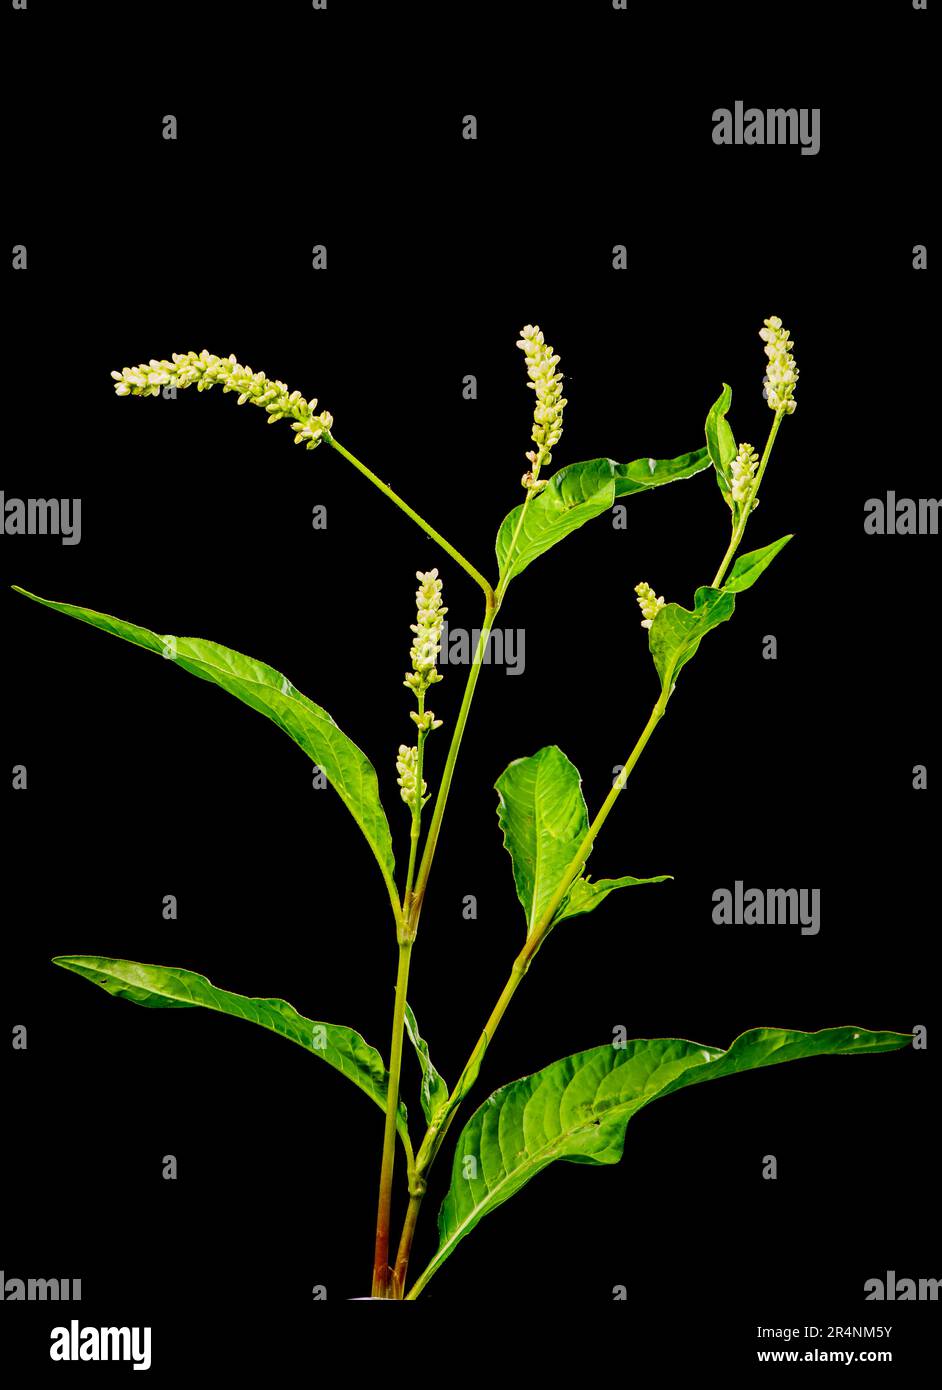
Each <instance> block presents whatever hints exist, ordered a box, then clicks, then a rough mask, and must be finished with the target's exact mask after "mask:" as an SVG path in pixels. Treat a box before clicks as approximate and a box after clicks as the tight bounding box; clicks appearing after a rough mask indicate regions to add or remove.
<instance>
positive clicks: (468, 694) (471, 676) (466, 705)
mask: <svg viewBox="0 0 942 1390" xmlns="http://www.w3.org/2000/svg"><path fill="white" fill-rule="evenodd" d="M499 606H500V605H499V601H498V599H497V598H496V596H495V595H494V594H493V591H492V593H491V597H490V598H489V599H488V602H487V607H486V609H485V612H484V621H483V623H482V625H481V631H480V634H479V636H478V642H477V646H476V647H475V649H474V658H473V660H472V663H471V670H470V671H469V672H468V679H467V681H466V682H465V687H464V695H463V696H462V699H461V708H460V709H459V710H458V718H457V719H456V721H455V729H454V733H453V734H452V736H451V744H450V746H449V749H448V757H447V758H446V759H445V766H444V769H443V771H442V780H441V782H440V783H439V787H438V794H437V796H436V798H435V805H434V807H433V809H432V819H431V821H430V822H429V828H428V834H427V835H426V837H425V848H424V850H423V851H422V860H421V863H420V864H419V871H418V874H417V875H416V881H415V888H414V890H413V892H412V896H411V898H410V900H409V909H408V914H407V918H406V924H405V926H406V932H407V934H408V936H409V940H410V941H411V940H414V939H415V934H416V931H417V930H418V926H419V916H420V914H421V912H422V901H423V899H424V897H425V890H426V887H427V886H428V878H429V874H430V872H431V869H432V860H433V859H434V858H435V848H436V846H437V844H438V836H439V833H440V831H441V828H442V820H443V818H444V815H445V806H446V804H447V802H448V793H449V791H450V789H451V782H452V778H453V776H454V772H455V764H456V762H457V761H458V751H459V749H460V748H461V740H462V737H463V735H464V730H465V725H466V724H467V722H468V714H469V712H470V709H471V701H472V700H473V699H474V690H475V687H476V685H477V683H478V676H479V675H480V674H481V665H482V660H483V656H484V652H485V650H486V649H487V642H488V638H489V636H490V631H491V628H492V627H493V625H494V619H495V618H496V617H497V612H498V608H499Z"/></svg>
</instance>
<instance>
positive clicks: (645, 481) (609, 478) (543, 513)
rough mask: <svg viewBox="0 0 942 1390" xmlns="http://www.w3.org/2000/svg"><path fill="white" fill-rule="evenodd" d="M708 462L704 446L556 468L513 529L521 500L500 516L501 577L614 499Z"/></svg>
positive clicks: (519, 568)
mask: <svg viewBox="0 0 942 1390" xmlns="http://www.w3.org/2000/svg"><path fill="white" fill-rule="evenodd" d="M709 466H710V456H709V454H708V452H707V450H706V449H705V448H704V449H697V450H695V452H694V453H692V454H680V455H678V457H677V458H673V459H653V458H643V459H634V460H632V462H631V463H614V462H613V461H612V459H605V458H601V459H586V460H585V461H584V462H582V463H570V464H568V465H567V466H566V467H565V468H560V469H559V471H558V472H556V473H554V474H553V476H552V477H551V478H550V480H549V482H548V483H547V485H546V487H545V488H544V489H543V491H542V492H540V493H537V495H536V496H535V497H534V498H533V500H532V501H531V502H530V505H529V506H528V507H527V511H526V516H525V517H524V520H523V524H522V526H520V529H519V533H518V529H517V528H518V525H519V523H520V517H521V515H522V513H523V503H521V504H520V506H519V507H515V508H514V509H513V511H512V512H511V513H510V514H509V516H507V517H505V518H504V521H503V523H502V525H501V528H500V531H499V532H498V533H497V561H498V565H499V567H500V574H501V578H503V579H505V580H506V581H507V582H508V583H509V581H510V580H511V579H512V578H514V577H515V576H516V575H518V574H520V573H521V572H522V571H523V570H525V569H526V567H527V565H529V564H531V563H532V561H533V560H535V559H536V558H537V556H539V555H542V554H543V552H544V551H546V550H549V549H550V548H551V547H552V546H554V545H556V544H557V542H559V541H561V540H562V539H563V538H564V537H565V536H568V535H569V533H570V532H571V531H575V530H577V529H578V528H579V527H580V526H584V525H585V523H586V522H587V521H591V520H592V518H593V517H596V516H599V515H601V513H602V512H604V511H607V510H608V509H609V507H611V506H612V504H613V503H614V501H615V499H616V498H617V497H627V496H629V495H630V494H631V493H634V492H643V491H645V490H647V489H648V488H652V487H661V486H662V484H664V483H673V482H677V481H678V480H679V479H680V478H689V477H691V476H692V475H693V474H694V473H700V472H702V470H703V469H704V468H709Z"/></svg>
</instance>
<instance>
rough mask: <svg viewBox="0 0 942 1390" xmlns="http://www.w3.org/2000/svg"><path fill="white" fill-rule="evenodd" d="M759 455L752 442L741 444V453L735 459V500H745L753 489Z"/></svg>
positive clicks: (733, 489) (733, 471) (733, 468)
mask: <svg viewBox="0 0 942 1390" xmlns="http://www.w3.org/2000/svg"><path fill="white" fill-rule="evenodd" d="M758 462H759V455H758V454H757V453H756V451H755V449H754V448H753V447H752V445H751V444H740V446H739V453H738V454H737V455H736V457H735V458H734V459H733V465H732V473H733V488H732V492H733V501H734V502H740V503H742V502H745V501H747V500H748V498H749V494H750V492H751V491H752V485H753V483H754V482H755V478H756V465H757V464H758Z"/></svg>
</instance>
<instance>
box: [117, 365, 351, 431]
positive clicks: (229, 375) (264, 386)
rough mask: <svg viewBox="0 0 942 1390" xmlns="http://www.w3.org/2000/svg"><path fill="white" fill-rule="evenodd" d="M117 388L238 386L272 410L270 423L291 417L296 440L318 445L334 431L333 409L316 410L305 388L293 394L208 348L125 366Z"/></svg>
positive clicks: (148, 392) (122, 392) (139, 391)
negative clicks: (305, 397) (303, 392)
mask: <svg viewBox="0 0 942 1390" xmlns="http://www.w3.org/2000/svg"><path fill="white" fill-rule="evenodd" d="M111 375H112V377H113V378H114V382H115V388H114V389H115V391H116V392H117V393H118V395H119V396H157V395H159V394H160V391H161V388H162V387H164V386H176V387H178V388H183V387H186V386H193V385H195V386H196V389H197V390H198V391H209V390H210V389H211V388H212V387H213V386H217V385H221V386H222V389H223V391H238V392H239V405H245V403H246V401H251V403H252V404H253V405H259V406H263V407H264V409H265V410H267V411H268V423H269V424H270V425H271V424H274V422H275V421H276V420H282V419H285V418H287V417H289V416H290V417H291V419H292V421H293V424H292V426H291V428H292V429H293V430H294V431H295V436H294V442H295V444H302V443H303V444H306V445H307V447H308V448H309V449H316V448H317V446H318V444H319V443H320V442H321V439H322V438H323V437H324V434H325V433H327V432H329V430H330V427H331V425H332V424H333V423H334V417H333V416H332V415H331V414H330V411H328V410H322V411H321V413H320V414H319V415H315V413H314V412H315V410H316V409H317V401H316V400H313V401H306V400H305V399H304V397H303V396H302V395H301V392H300V391H292V392H291V393H290V394H289V392H288V388H287V386H286V385H285V383H284V382H283V381H270V380H269V379H268V377H267V376H266V375H265V373H264V372H253V371H252V368H251V367H243V366H242V365H241V363H239V362H237V361H236V359H235V357H234V356H232V357H215V356H214V355H213V354H212V353H210V352H207V351H206V349H205V348H204V349H203V351H202V352H175V353H174V354H173V360H172V361H170V362H168V361H167V360H166V358H163V359H161V360H160V361H158V360H157V358H156V357H152V358H151V360H150V361H149V362H142V363H141V364H140V366H138V367H125V368H124V369H123V370H122V371H120V372H112V373H111Z"/></svg>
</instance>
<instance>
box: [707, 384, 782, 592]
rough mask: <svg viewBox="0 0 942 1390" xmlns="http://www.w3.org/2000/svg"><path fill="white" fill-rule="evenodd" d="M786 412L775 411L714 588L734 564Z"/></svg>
mask: <svg viewBox="0 0 942 1390" xmlns="http://www.w3.org/2000/svg"><path fill="white" fill-rule="evenodd" d="M784 413H785V412H784V411H782V410H777V411H776V412H775V419H774V420H773V421H772V428H771V429H770V430H769V437H768V439H767V440H766V441H765V450H764V452H763V454H762V462H761V463H760V464H759V471H758V473H757V474H756V480H755V482H754V483H753V485H752V491H751V492H750V494H749V498H748V502H747V505H746V506H744V507H743V510H742V516H741V517H740V518H739V524H738V525H737V526H735V527H734V528H733V535H732V539H731V540H730V543H729V546H728V547H727V550H726V554H725V555H724V556H723V559H722V562H721V564H720V567H719V569H718V570H717V571H716V575H715V576H714V579H713V583H712V585H711V588H713V589H718V588H719V587H720V585H721V584H722V582H723V577H724V575H725V574H726V571H727V569H728V568H729V566H730V565H731V564H732V561H733V557H734V555H735V554H736V551H737V550H738V549H739V544H740V542H741V540H742V538H743V536H744V535H745V531H746V524H747V522H748V521H749V516H750V513H751V512H752V510H753V507H754V506H755V501H756V498H757V497H758V495H759V484H760V483H761V482H762V477H763V474H764V473H765V469H766V465H767V464H768V461H769V455H770V454H771V452H772V445H773V444H774V443H775V436H776V435H777V434H778V427H779V425H780V424H781V423H782V419H783V417H784Z"/></svg>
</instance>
